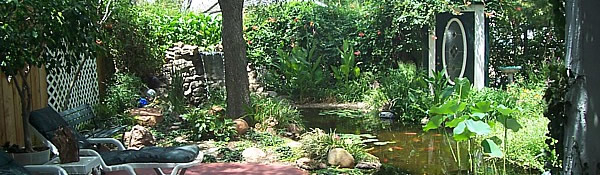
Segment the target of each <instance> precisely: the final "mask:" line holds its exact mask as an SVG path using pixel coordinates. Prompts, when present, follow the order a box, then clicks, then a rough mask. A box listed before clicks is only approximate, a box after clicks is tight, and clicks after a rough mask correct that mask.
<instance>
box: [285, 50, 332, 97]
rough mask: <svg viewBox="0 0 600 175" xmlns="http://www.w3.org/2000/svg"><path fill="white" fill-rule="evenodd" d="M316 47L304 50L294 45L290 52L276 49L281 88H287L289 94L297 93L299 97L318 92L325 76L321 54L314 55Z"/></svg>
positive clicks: (324, 80)
mask: <svg viewBox="0 0 600 175" xmlns="http://www.w3.org/2000/svg"><path fill="white" fill-rule="evenodd" d="M315 51H316V47H312V48H310V50H306V49H305V48H301V47H294V48H293V49H292V51H291V52H290V53H287V52H284V51H283V50H282V49H277V54H278V55H279V57H278V60H279V62H280V65H279V66H278V68H279V70H280V71H281V73H282V75H283V77H281V79H282V80H283V82H284V83H283V85H284V87H283V88H282V89H283V90H286V89H287V90H289V91H288V92H287V93H288V94H290V95H298V96H299V98H303V97H307V96H311V95H314V94H315V93H317V92H318V90H319V89H320V87H322V86H323V83H325V82H326V77H325V75H324V73H323V68H322V67H321V58H322V57H321V56H316V55H315Z"/></svg>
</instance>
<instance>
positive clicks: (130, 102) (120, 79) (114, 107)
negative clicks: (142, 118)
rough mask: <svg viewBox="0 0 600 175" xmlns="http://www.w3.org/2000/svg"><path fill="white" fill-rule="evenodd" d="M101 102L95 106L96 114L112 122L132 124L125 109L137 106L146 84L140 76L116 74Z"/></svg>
mask: <svg viewBox="0 0 600 175" xmlns="http://www.w3.org/2000/svg"><path fill="white" fill-rule="evenodd" d="M112 82H113V83H111V84H110V85H109V87H108V89H107V92H106V95H105V96H104V98H103V99H102V100H101V102H100V104H98V105H96V106H95V112H96V115H98V116H100V117H102V118H103V119H105V120H106V121H108V122H109V123H108V125H110V124H131V123H132V120H133V119H132V118H131V116H129V115H128V114H125V111H126V110H127V109H130V108H134V107H136V106H137V101H138V99H139V98H140V94H141V92H143V91H142V90H144V89H146V85H144V83H142V80H141V79H140V78H139V77H136V76H134V75H132V74H127V73H117V74H115V76H114V78H113V80H112Z"/></svg>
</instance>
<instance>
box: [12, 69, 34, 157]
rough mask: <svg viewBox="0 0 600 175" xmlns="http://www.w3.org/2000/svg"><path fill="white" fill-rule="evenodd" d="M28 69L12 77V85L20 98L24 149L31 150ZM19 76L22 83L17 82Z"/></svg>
mask: <svg viewBox="0 0 600 175" xmlns="http://www.w3.org/2000/svg"><path fill="white" fill-rule="evenodd" d="M28 74H29V70H21V71H19V72H18V73H17V76H15V77H14V81H13V83H14V85H15V88H16V89H17V93H18V94H19V98H20V99H21V117H22V120H23V126H22V127H23V137H24V140H25V145H24V146H25V151H27V152H33V144H32V141H31V135H30V133H29V114H30V113H31V89H30V88H29V84H28V82H27V75H28ZM19 77H21V80H22V81H23V83H21V84H19V81H18V80H19Z"/></svg>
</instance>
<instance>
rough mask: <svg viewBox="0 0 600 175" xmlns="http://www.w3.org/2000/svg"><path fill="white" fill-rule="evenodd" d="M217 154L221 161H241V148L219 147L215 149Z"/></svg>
mask: <svg viewBox="0 0 600 175" xmlns="http://www.w3.org/2000/svg"><path fill="white" fill-rule="evenodd" d="M217 152H218V153H219V155H221V159H220V161H222V162H240V161H242V151H241V150H232V149H229V148H227V147H224V148H219V150H217Z"/></svg>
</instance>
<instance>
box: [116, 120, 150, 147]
mask: <svg viewBox="0 0 600 175" xmlns="http://www.w3.org/2000/svg"><path fill="white" fill-rule="evenodd" d="M123 142H124V144H125V146H126V147H127V148H128V149H140V148H142V147H146V146H154V136H152V133H150V130H148V129H146V128H144V127H143V126H140V125H135V126H134V127H133V128H131V131H129V132H125V134H123Z"/></svg>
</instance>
